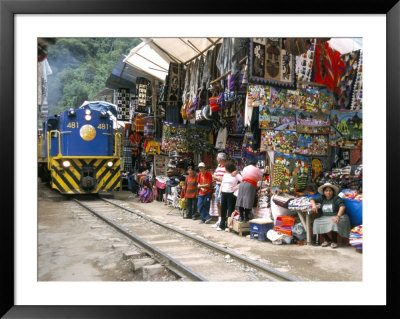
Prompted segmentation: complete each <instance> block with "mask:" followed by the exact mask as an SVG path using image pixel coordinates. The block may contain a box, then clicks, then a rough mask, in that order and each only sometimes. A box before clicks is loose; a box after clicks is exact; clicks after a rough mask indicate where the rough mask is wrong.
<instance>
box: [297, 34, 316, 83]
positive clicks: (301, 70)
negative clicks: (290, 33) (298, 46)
mask: <svg viewBox="0 0 400 319" xmlns="http://www.w3.org/2000/svg"><path fill="white" fill-rule="evenodd" d="M315 44H316V40H315V39H311V46H310V48H309V49H308V50H307V52H305V53H303V54H300V55H299V56H296V76H297V80H298V81H299V82H300V81H301V82H311V80H312V74H313V64H314V55H315Z"/></svg>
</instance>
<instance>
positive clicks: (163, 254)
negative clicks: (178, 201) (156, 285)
mask: <svg viewBox="0 0 400 319" xmlns="http://www.w3.org/2000/svg"><path fill="white" fill-rule="evenodd" d="M73 200H74V201H75V202H76V203H77V204H79V205H81V206H82V207H84V208H85V209H86V210H88V211H90V212H91V213H92V214H94V215H95V216H97V217H98V218H100V219H101V220H102V221H103V222H105V223H107V224H108V225H110V226H112V227H113V228H115V229H116V230H118V231H119V232H120V233H122V234H123V235H125V236H127V237H128V238H129V239H130V240H132V241H133V242H134V243H135V245H136V246H138V247H140V249H141V250H142V251H144V252H145V254H141V255H140V256H139V255H138V256H137V257H139V258H138V260H133V265H134V268H135V263H136V264H137V265H138V266H137V268H140V267H141V265H146V263H148V264H154V263H156V265H161V267H165V268H167V269H168V270H169V271H171V272H172V273H174V274H175V275H176V276H177V278H179V279H178V280H183V281H300V280H299V279H297V278H295V277H293V276H290V275H288V274H285V273H282V272H280V271H278V270H276V269H274V268H271V267H269V266H267V265H265V264H262V263H259V262H257V261H254V260H252V259H249V258H247V257H245V256H243V255H240V254H238V253H236V252H235V251H232V250H229V249H227V248H224V247H221V246H219V245H216V244H215V243H213V242H210V241H207V240H205V239H203V238H200V237H198V236H197V235H195V234H193V233H188V232H185V231H183V230H181V229H178V228H176V227H173V226H171V225H168V224H165V223H163V222H161V221H159V220H156V219H154V218H152V217H150V216H148V215H145V214H143V213H141V212H140V211H137V210H133V209H130V208H127V207H124V206H123V205H121V204H120V203H118V202H116V201H112V200H109V199H106V198H102V197H99V198H96V199H90V200H88V199H86V200H81V199H76V198H74V199H73ZM143 256H145V258H144V259H145V261H143ZM156 265H154V266H153V267H155V268H156V267H157V266H156Z"/></svg>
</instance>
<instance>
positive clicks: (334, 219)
mask: <svg viewBox="0 0 400 319" xmlns="http://www.w3.org/2000/svg"><path fill="white" fill-rule="evenodd" d="M318 193H320V194H321V195H322V196H321V197H317V198H313V199H310V202H311V207H312V208H311V210H312V212H313V213H318V212H320V213H321V217H319V218H316V219H315V220H314V225H313V233H314V234H321V235H322V237H323V238H324V240H325V241H324V242H323V243H322V245H321V246H322V247H327V246H329V245H330V246H331V247H332V248H337V247H338V244H337V234H339V235H340V236H341V237H344V238H349V236H350V218H349V216H348V215H347V214H346V213H345V204H344V201H343V199H342V198H340V197H339V196H337V194H338V193H339V187H337V186H336V185H333V184H330V183H325V184H324V185H322V186H320V187H319V188H318ZM317 203H319V204H320V205H321V207H320V209H318V208H317V205H316V204H317ZM329 232H331V235H332V242H331V240H330V238H329V236H328V233H329Z"/></svg>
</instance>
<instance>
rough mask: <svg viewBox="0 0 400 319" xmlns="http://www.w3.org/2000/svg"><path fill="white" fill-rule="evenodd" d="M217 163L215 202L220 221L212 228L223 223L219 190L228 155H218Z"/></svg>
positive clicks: (214, 177) (214, 176)
mask: <svg viewBox="0 0 400 319" xmlns="http://www.w3.org/2000/svg"><path fill="white" fill-rule="evenodd" d="M217 162H218V166H217V168H216V169H215V172H214V175H213V176H212V177H213V179H214V180H215V184H216V186H215V202H216V203H217V209H218V221H217V222H216V223H215V224H214V225H212V227H219V224H220V222H221V198H218V194H219V190H220V187H221V182H222V178H223V177H224V174H225V163H226V154H225V153H218V155H217Z"/></svg>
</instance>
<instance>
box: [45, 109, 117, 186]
mask: <svg viewBox="0 0 400 319" xmlns="http://www.w3.org/2000/svg"><path fill="white" fill-rule="evenodd" d="M38 137H39V140H38V148H39V149H38V164H39V167H38V173H39V177H40V178H41V179H42V181H47V182H49V183H50V185H51V187H52V188H53V189H56V190H57V191H59V192H60V193H62V194H96V193H101V192H110V191H113V190H116V189H118V188H120V186H121V178H120V158H121V152H122V134H121V133H118V132H114V129H113V122H112V119H111V118H110V115H109V113H108V112H106V111H99V110H93V109H90V108H86V109H85V108H79V109H73V108H70V109H68V110H66V111H64V112H63V113H61V114H57V115H52V116H49V117H47V118H46V119H45V120H44V122H43V128H42V131H41V132H40V133H39V136H38Z"/></svg>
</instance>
